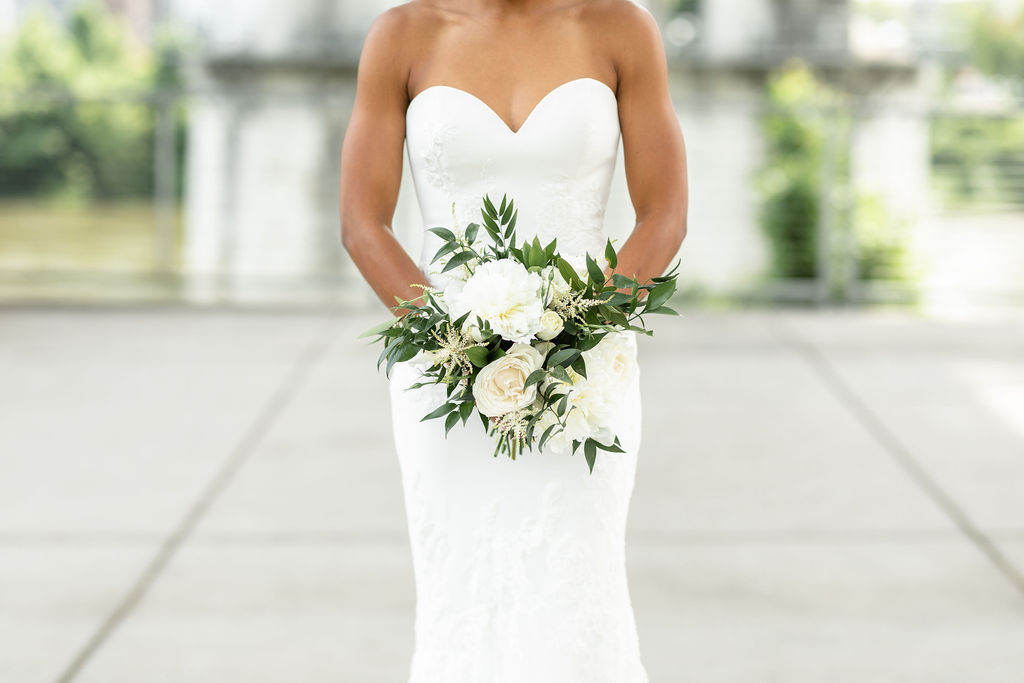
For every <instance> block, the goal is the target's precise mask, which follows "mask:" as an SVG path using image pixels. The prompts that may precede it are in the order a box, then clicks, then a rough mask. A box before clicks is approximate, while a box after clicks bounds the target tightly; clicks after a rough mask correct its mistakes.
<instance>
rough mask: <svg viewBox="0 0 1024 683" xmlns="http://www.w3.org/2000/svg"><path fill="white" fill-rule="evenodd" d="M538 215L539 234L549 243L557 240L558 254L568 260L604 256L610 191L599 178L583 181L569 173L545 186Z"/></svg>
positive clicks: (541, 187)
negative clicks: (575, 257) (608, 194)
mask: <svg viewBox="0 0 1024 683" xmlns="http://www.w3.org/2000/svg"><path fill="white" fill-rule="evenodd" d="M539 194H540V196H541V197H542V198H543V201H542V202H541V206H540V207H538V213H537V235H538V237H540V240H541V242H543V243H545V244H547V243H548V242H550V241H551V240H552V239H554V238H556V237H557V238H558V251H559V253H561V254H562V256H565V257H566V258H568V257H570V256H582V255H583V254H584V253H585V252H588V251H589V252H590V255H591V256H593V257H594V258H597V257H598V256H600V255H602V254H603V253H604V242H605V238H604V213H605V201H606V200H605V197H606V194H607V189H606V188H605V186H604V183H602V182H601V180H600V179H595V180H591V181H589V182H583V181H580V180H579V179H578V178H572V177H570V176H568V175H566V174H564V173H563V174H560V175H559V176H558V177H557V178H555V179H554V180H550V181H548V182H546V183H544V184H542V185H541V186H540V188H539Z"/></svg>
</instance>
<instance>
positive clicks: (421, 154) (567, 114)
mask: <svg viewBox="0 0 1024 683" xmlns="http://www.w3.org/2000/svg"><path fill="white" fill-rule="evenodd" d="M620 132H621V131H620V128H619V116H618V101H617V99H616V97H615V93H614V92H613V91H612V89H611V88H610V87H609V86H608V84H606V83H605V82H603V81H601V80H598V79H596V78H590V77H582V78H576V79H573V80H571V81H567V82H565V83H562V84H561V85H559V86H557V87H556V88H554V89H553V90H551V91H550V92H548V93H547V94H546V95H545V96H544V97H543V98H542V99H541V100H540V102H538V103H537V104H536V106H535V107H534V108H533V110H532V111H531V112H530V114H529V115H528V116H527V118H526V120H525V121H524V122H523V124H522V125H521V126H520V128H519V130H517V131H513V130H512V129H511V128H509V126H508V125H507V124H506V123H505V122H504V121H503V120H502V119H501V117H500V116H498V114H497V113H495V112H494V110H493V109H492V108H491V107H490V106H488V105H487V104H486V103H484V102H483V101H482V100H480V99H479V98H477V97H476V96H475V95H472V94H470V93H468V92H466V91H465V90H461V89H459V88H455V87H452V86H448V85H432V86H429V87H427V88H426V89H424V90H422V91H421V92H419V93H418V94H417V95H416V96H415V97H413V99H412V101H411V102H410V103H409V107H408V109H407V110H406V149H407V151H408V154H409V161H410V164H411V169H410V170H411V172H412V178H413V184H414V186H415V190H416V197H417V200H418V202H419V206H420V211H421V214H422V217H423V225H424V227H425V228H430V227H434V226H445V227H449V228H451V227H455V228H456V229H465V226H466V225H467V224H468V223H470V222H476V223H480V222H481V221H480V209H481V207H482V206H483V203H482V198H483V195H484V194H489V195H490V197H491V198H492V199H495V200H500V199H501V196H502V195H503V194H507V195H508V196H509V197H510V198H511V199H514V200H515V202H516V207H517V208H518V209H519V215H518V218H517V219H516V231H517V234H518V235H519V237H520V241H522V240H525V239H532V237H533V236H534V235H537V236H538V237H539V238H540V239H541V242H543V243H544V244H547V243H548V242H550V241H551V239H553V238H556V237H557V238H558V247H559V252H560V253H561V254H562V255H563V256H566V257H573V256H581V255H582V254H583V253H584V252H588V251H589V252H590V253H591V254H592V255H594V256H595V257H596V256H598V255H600V254H603V253H604V243H605V235H604V214H605V208H606V206H607V203H608V190H609V187H610V184H611V180H612V174H613V172H614V169H615V161H616V155H617V153H618V149H619V137H620ZM453 204H454V207H453ZM481 234H484V233H483V231H481ZM440 244H441V243H440V241H439V239H438V238H437V237H436V236H435V235H434V234H433V233H426V234H425V235H424V239H423V247H422V251H421V254H420V258H419V265H420V267H421V268H422V269H423V270H424V272H426V273H427V274H428V276H429V277H430V278H431V281H432V282H433V283H435V284H440V283H441V282H442V281H443V279H444V278H441V277H440V276H439V275H438V274H437V271H438V270H440V268H439V267H438V264H434V265H433V266H431V265H428V262H429V260H430V258H431V257H432V256H433V254H434V252H436V251H437V248H438V247H439V246H440Z"/></svg>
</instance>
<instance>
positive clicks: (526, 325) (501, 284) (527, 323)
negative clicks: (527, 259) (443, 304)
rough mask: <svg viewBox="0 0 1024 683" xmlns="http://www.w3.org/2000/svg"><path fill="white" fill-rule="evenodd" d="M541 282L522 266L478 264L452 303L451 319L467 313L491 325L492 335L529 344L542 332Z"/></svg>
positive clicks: (509, 261) (504, 261) (515, 263)
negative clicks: (538, 332)
mask: <svg viewBox="0 0 1024 683" xmlns="http://www.w3.org/2000/svg"><path fill="white" fill-rule="evenodd" d="M540 288H541V279H540V275H539V274H538V273H531V272H530V271H528V270H527V269H526V267H525V266H523V264H521V263H519V262H518V261H514V260H512V259H498V260H497V261H488V262H486V263H483V264H481V265H480V266H479V267H478V268H477V269H476V271H475V272H474V273H473V275H471V276H470V278H469V279H468V280H467V281H466V283H465V285H464V286H463V287H462V288H461V291H460V292H459V293H458V296H457V297H456V298H455V301H453V302H451V305H452V311H451V312H450V313H449V315H451V317H452V319H456V318H458V317H459V316H461V315H462V314H463V313H466V312H467V311H468V312H469V313H470V316H471V317H475V316H480V317H481V318H483V319H484V320H486V321H487V322H488V324H490V326H491V329H492V330H493V331H494V333H495V334H498V335H501V337H502V338H503V339H507V340H509V341H514V342H528V341H529V340H530V339H532V338H533V336H534V335H535V334H536V333H537V331H538V330H540V329H541V322H540V319H541V315H543V313H544V304H543V302H542V301H541V298H540Z"/></svg>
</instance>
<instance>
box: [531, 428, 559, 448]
mask: <svg viewBox="0 0 1024 683" xmlns="http://www.w3.org/2000/svg"><path fill="white" fill-rule="evenodd" d="M559 426H561V425H559V424H558V423H557V422H556V423H555V424H553V425H548V428H547V429H545V430H544V433H543V434H541V435H540V441H539V442H537V448H544V444H545V443H547V440H548V437H550V436H551V433H552V432H553V431H554V430H555V428H556V427H559Z"/></svg>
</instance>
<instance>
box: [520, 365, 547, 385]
mask: <svg viewBox="0 0 1024 683" xmlns="http://www.w3.org/2000/svg"><path fill="white" fill-rule="evenodd" d="M547 374H548V373H547V370H545V369H544V368H540V369H539V370H534V371H533V372H531V373H530V375H529V377H527V378H526V383H525V384H523V388H524V389H526V388H528V387H530V386H531V385H533V384H536V383H537V382H540V381H541V380H542V379H544V378H545V377H546V376H547Z"/></svg>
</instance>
